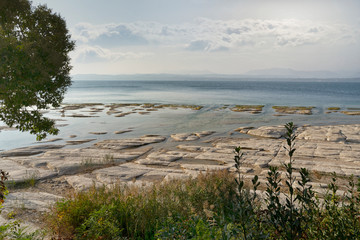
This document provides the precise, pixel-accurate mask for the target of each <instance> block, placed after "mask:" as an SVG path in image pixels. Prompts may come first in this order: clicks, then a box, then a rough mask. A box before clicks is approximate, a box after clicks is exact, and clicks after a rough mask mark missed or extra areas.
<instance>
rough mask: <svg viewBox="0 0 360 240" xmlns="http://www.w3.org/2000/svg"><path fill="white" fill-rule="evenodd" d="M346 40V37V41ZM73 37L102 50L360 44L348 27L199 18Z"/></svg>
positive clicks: (92, 29)
mask: <svg viewBox="0 0 360 240" xmlns="http://www.w3.org/2000/svg"><path fill="white" fill-rule="evenodd" d="M344 36H346V37H344ZM73 37H74V38H75V39H76V40H77V41H78V42H79V43H87V44H91V45H99V46H102V47H107V48H111V47H121V46H128V45H148V44H150V45H160V46H183V48H184V49H186V50H192V51H216V50H225V49H237V48H243V47H254V46H264V45H265V46H267V47H297V46H301V45H306V44H339V43H341V44H347V43H350V42H352V43H354V42H357V41H358V40H359V32H358V31H357V30H356V28H352V27H351V26H348V25H334V24H326V23H317V22H311V21H300V20H294V19H286V20H260V19H245V20H231V21H230V20H229V21H223V20H210V19H206V18H199V19H197V20H196V21H195V22H193V23H184V24H180V25H175V24H173V25H171V24H161V23H157V22H134V23H120V24H103V25H92V24H87V23H82V24H78V25H76V27H75V29H74V30H73Z"/></svg>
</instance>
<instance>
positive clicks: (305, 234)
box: [46, 123, 360, 239]
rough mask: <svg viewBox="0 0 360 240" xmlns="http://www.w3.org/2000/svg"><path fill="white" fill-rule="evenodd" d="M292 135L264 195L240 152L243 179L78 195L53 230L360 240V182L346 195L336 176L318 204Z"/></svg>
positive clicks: (63, 207)
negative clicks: (246, 175) (297, 164)
mask: <svg viewBox="0 0 360 240" xmlns="http://www.w3.org/2000/svg"><path fill="white" fill-rule="evenodd" d="M286 128H287V136H286V141H287V146H288V147H287V151H288V155H289V161H288V162H287V163H284V164H283V166H282V167H283V168H284V169H285V171H286V172H287V176H286V179H280V177H279V176H280V174H279V172H278V169H277V168H276V167H270V169H269V172H268V176H267V183H266V191H265V193H264V194H260V192H259V191H257V188H258V187H259V182H258V177H257V176H255V177H254V179H252V183H251V184H250V186H248V187H245V186H246V184H245V182H244V179H243V177H242V175H241V173H240V169H241V164H242V158H241V156H242V154H241V149H240V147H239V148H236V149H235V159H234V160H235V167H236V169H237V171H236V172H235V173H230V172H228V171H218V172H212V173H210V172H208V173H204V174H200V175H199V176H198V177H197V178H193V179H188V180H185V181H184V180H171V181H169V182H166V183H163V184H159V185H153V186H152V187H149V188H137V187H130V186H114V187H113V188H111V189H106V188H102V189H92V190H91V191H88V192H82V193H76V194H74V195H73V196H72V197H71V198H68V199H67V200H64V201H61V202H58V203H57V204H56V205H55V206H54V207H53V209H52V212H51V213H50V214H49V215H48V216H47V218H46V219H47V226H48V227H49V228H50V229H51V231H52V234H53V235H54V237H56V238H58V239H360V197H359V191H360V181H358V183H355V180H354V178H353V177H350V178H349V179H348V186H347V187H348V190H347V192H346V194H345V195H343V196H339V195H338V194H337V190H338V186H337V183H336V179H337V178H336V176H335V175H334V176H333V177H332V181H331V183H330V184H329V186H328V189H329V190H328V192H327V194H325V196H322V198H321V199H319V198H317V194H316V193H315V192H314V191H313V190H312V187H311V185H309V184H308V183H309V181H310V177H309V176H310V174H309V172H308V171H307V170H306V169H300V170H298V171H299V173H300V176H301V177H300V178H299V179H297V178H296V177H294V172H295V171H297V170H295V169H294V168H293V166H292V165H293V161H294V160H293V154H294V152H295V148H294V147H295V145H294V140H295V138H296V136H295V133H294V125H293V124H292V123H289V124H287V125H286Z"/></svg>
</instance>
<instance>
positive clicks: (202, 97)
mask: <svg viewBox="0 0 360 240" xmlns="http://www.w3.org/2000/svg"><path fill="white" fill-rule="evenodd" d="M64 103H67V104H74V103H104V104H109V103H162V104H196V105H202V106H203V108H202V109H201V110H199V111H194V110H189V109H181V108H179V109H177V110H174V109H160V110H159V111H156V112H151V113H150V114H148V115H140V114H130V115H128V116H125V117H122V118H116V117H114V116H113V115H108V114H106V110H104V111H103V112H100V113H96V115H94V117H91V118H72V117H69V115H65V117H64V116H62V115H61V113H60V111H59V110H51V111H50V112H48V113H47V114H46V115H47V116H49V117H50V118H53V119H57V124H58V126H59V129H60V134H59V135H58V136H55V137H57V138H62V140H60V141H57V142H55V143H56V144H64V143H65V142H66V141H67V140H71V139H69V136H70V135H76V136H77V137H76V138H75V140H77V139H85V138H94V139H96V140H95V141H92V142H91V143H88V145H90V144H93V143H94V142H96V141H100V140H102V139H107V138H129V137H136V136H141V135H144V134H160V135H165V136H169V135H170V134H172V133H181V132H194V131H202V130H213V131H216V132H217V133H216V134H215V136H225V135H226V136H229V135H228V133H230V132H232V131H233V130H234V129H235V128H238V127H241V126H255V127H256V126H260V125H280V124H281V125H282V124H285V123H286V122H289V121H293V122H294V123H296V124H313V125H326V124H351V123H359V122H360V116H348V115H345V114H342V113H330V114H327V113H326V112H327V108H328V107H340V108H341V109H342V110H346V109H347V108H359V107H360V79H358V80H357V81H356V80H353V81H351V82H350V81H344V80H338V81H334V80H331V81H328V80H313V81H306V82H301V81H296V80H291V81H290V80H289V81H284V80H283V79H282V80H272V81H269V80H256V81H255V80H251V81H249V80H248V81H247V80H239V81H227V80H221V81H220V80H219V81H215V80H212V81H186V80H185V81H75V82H74V83H73V85H72V86H71V87H70V88H69V90H68V92H67V93H66V95H65V99H64ZM252 104H259V105H265V107H264V108H263V111H262V113H260V114H250V113H238V112H232V111H230V110H229V109H221V108H222V107H223V106H224V105H230V106H231V105H252ZM274 105H282V106H283V105H285V106H314V107H315V109H314V110H313V115H285V116H274V114H275V112H274V110H273V109H272V106H274ZM88 110H89V109H80V110H76V111H67V113H80V114H88V112H86V111H88ZM122 110H123V111H132V110H133V108H128V109H122ZM127 129H131V130H132V131H131V132H128V133H125V134H121V135H117V134H114V131H118V130H127ZM92 131H104V132H107V134H105V135H92V134H90V132H92ZM49 138H50V139H51V138H54V136H50V137H49ZM34 143H35V137H34V136H32V135H30V134H28V133H20V132H17V131H1V132H0V149H3V150H6V149H12V148H16V147H24V146H29V145H32V144H34ZM80 146H86V144H85V145H80ZM69 147H73V146H69Z"/></svg>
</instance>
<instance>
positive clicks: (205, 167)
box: [180, 164, 231, 172]
mask: <svg viewBox="0 0 360 240" xmlns="http://www.w3.org/2000/svg"><path fill="white" fill-rule="evenodd" d="M180 165H181V167H182V168H183V169H187V170H194V171H197V172H199V171H202V172H206V171H215V170H228V169H230V167H231V166H223V165H202V164H180Z"/></svg>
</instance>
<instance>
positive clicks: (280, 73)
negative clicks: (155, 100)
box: [72, 68, 360, 81]
mask: <svg viewBox="0 0 360 240" xmlns="http://www.w3.org/2000/svg"><path fill="white" fill-rule="evenodd" d="M72 79H73V80H75V81H81V80H108V81H115V80H152V81H155V80H159V81H191V80H198V81H200V80H204V81H206V80H234V81H235V80H265V81H266V80H274V79H276V80H282V81H286V80H290V79H297V80H301V81H313V80H322V79H329V80H332V81H337V80H341V79H346V80H349V81H360V72H346V71H343V72H331V71H297V70H293V69H286V68H271V69H259V70H252V71H248V72H246V73H244V74H215V73H214V74H213V73H208V74H167V73H164V74H121V75H106V74H76V75H73V76H72Z"/></svg>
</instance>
